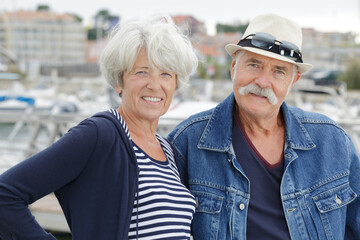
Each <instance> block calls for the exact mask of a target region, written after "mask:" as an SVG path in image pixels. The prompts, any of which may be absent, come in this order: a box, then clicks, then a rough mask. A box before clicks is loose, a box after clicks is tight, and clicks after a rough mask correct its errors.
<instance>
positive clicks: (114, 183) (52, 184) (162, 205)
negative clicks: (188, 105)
mask: <svg viewBox="0 0 360 240" xmlns="http://www.w3.org/2000/svg"><path fill="white" fill-rule="evenodd" d="M100 67H101V71H102V73H103V74H104V76H105V78H106V79H107V81H108V83H109V84H110V85H111V86H113V87H114V88H115V90H116V91H117V92H118V93H119V95H120V96H122V103H121V106H120V107H119V108H118V109H110V110H108V111H106V112H102V113H98V114H96V115H94V116H93V117H90V118H88V119H85V120H84V121H82V122H81V123H80V124H79V125H77V126H76V127H73V128H72V129H70V130H69V132H68V133H67V134H65V135H64V136H63V137H62V138H61V139H59V140H58V141H57V142H55V143H54V144H53V145H52V146H50V147H49V148H47V149H45V150H43V151H41V152H40V153H38V154H36V155H34V156H32V157H30V158H29V159H27V160H25V161H23V162H21V163H19V164H18V165H16V166H14V167H13V168H11V169H9V170H8V171H7V172H5V173H3V174H2V175H0V237H1V238H2V239H3V240H7V239H36V240H39V239H54V237H53V236H52V235H51V234H49V233H47V232H46V231H45V230H43V229H42V228H41V227H40V226H39V225H38V223H37V222H36V221H35V220H34V218H33V216H32V215H31V212H30V211H29V209H28V205H29V204H31V203H33V202H34V201H36V200H37V199H39V198H41V197H43V196H45V195H46V194H49V193H51V192H54V193H55V195H56V197H57V198H58V200H59V203H60V205H61V207H62V209H63V211H64V214H65V217H66V220H67V222H68V224H69V227H70V229H71V231H72V234H73V239H77V240H78V239H86V240H89V239H97V240H98V239H106V240H108V239H109V240H110V239H118V240H123V239H189V238H190V223H191V220H192V217H193V214H194V209H195V200H194V198H193V196H192V195H191V194H190V193H189V191H188V190H187V189H186V188H185V187H184V185H183V184H182V183H181V181H180V177H179V174H178V170H177V166H176V162H175V159H174V155H173V151H172V148H171V146H170V145H169V143H168V142H167V141H166V140H165V139H164V138H162V137H161V136H159V135H158V134H157V133H156V128H157V124H158V121H159V117H160V116H161V115H163V114H164V113H165V112H166V111H167V110H168V108H169V105H170V102H171V99H172V97H173V94H174V91H175V89H176V88H177V86H178V85H179V84H180V83H181V82H186V81H187V80H188V79H189V76H190V74H192V73H193V71H194V70H195V69H196V67H197V58H196V56H195V54H194V52H193V50H192V46H191V44H190V42H189V40H188V39H187V38H186V37H185V36H184V35H182V34H181V33H180V32H179V30H178V29H177V28H176V27H175V25H174V24H173V23H172V21H171V20H170V19H169V18H167V17H164V18H161V19H158V20H152V21H131V22H127V23H126V24H124V25H122V26H121V27H120V28H119V29H118V30H117V31H116V32H115V33H114V34H113V36H112V38H111V40H110V41H109V43H108V45H107V47H106V48H105V49H104V51H103V54H102V56H101V59H100Z"/></svg>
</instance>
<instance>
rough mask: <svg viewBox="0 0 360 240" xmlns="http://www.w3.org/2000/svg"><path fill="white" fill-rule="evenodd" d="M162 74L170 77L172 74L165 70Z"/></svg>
mask: <svg viewBox="0 0 360 240" xmlns="http://www.w3.org/2000/svg"><path fill="white" fill-rule="evenodd" d="M161 75H162V76H165V77H172V75H171V74H170V73H167V72H164V73H162V74H161Z"/></svg>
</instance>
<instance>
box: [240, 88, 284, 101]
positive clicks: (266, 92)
mask: <svg viewBox="0 0 360 240" xmlns="http://www.w3.org/2000/svg"><path fill="white" fill-rule="evenodd" d="M239 93H240V95H246V94H249V93H253V94H255V95H257V96H261V97H266V98H267V99H268V101H269V103H270V104H272V105H276V104H277V102H278V99H277V97H276V95H275V93H274V91H273V90H272V89H270V88H261V87H259V86H258V85H256V84H254V83H250V84H248V85H246V86H244V87H241V88H239Z"/></svg>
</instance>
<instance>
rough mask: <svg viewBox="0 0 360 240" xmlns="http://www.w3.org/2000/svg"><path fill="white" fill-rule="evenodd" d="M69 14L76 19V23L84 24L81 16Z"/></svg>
mask: <svg viewBox="0 0 360 240" xmlns="http://www.w3.org/2000/svg"><path fill="white" fill-rule="evenodd" d="M68 14H70V15H71V16H73V17H74V18H75V19H76V21H78V22H82V21H83V19H82V17H80V16H79V15H77V14H75V13H68Z"/></svg>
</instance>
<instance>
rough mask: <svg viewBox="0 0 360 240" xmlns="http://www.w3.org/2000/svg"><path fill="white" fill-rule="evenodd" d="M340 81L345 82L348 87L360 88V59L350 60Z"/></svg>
mask: <svg viewBox="0 0 360 240" xmlns="http://www.w3.org/2000/svg"><path fill="white" fill-rule="evenodd" d="M339 81H342V82H345V83H346V85H347V88H348V89H360V60H353V61H350V62H349V64H348V66H347V70H346V71H344V72H343V73H342V74H341V75H340V76H339Z"/></svg>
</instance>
